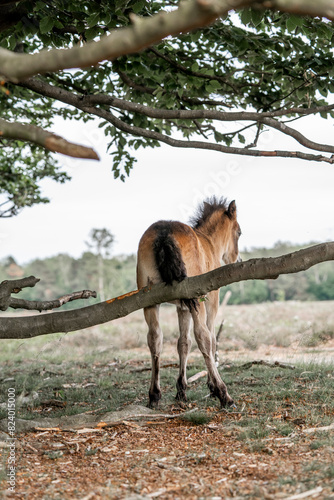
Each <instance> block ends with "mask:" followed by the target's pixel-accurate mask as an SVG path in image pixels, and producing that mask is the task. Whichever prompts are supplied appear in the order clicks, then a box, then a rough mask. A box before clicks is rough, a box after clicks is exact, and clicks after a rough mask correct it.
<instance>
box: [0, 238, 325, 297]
mask: <svg viewBox="0 0 334 500" xmlns="http://www.w3.org/2000/svg"><path fill="white" fill-rule="evenodd" d="M306 246H309V245H303V247H304V248H305V247H306ZM300 248H301V247H297V246H292V245H290V244H288V243H281V242H278V243H276V245H275V246H274V247H273V248H271V249H267V248H254V249H251V250H249V251H244V252H242V254H241V255H242V258H243V260H248V259H251V258H256V257H276V256H278V255H283V254H285V253H289V252H293V251H295V250H299V249H300ZM98 269H99V267H98V256H97V255H95V254H94V253H92V252H85V253H83V255H82V256H81V258H79V259H74V258H73V257H70V256H69V255H66V254H60V255H57V256H55V257H50V258H46V259H42V260H41V259H36V260H33V261H31V262H29V263H28V264H27V265H24V266H21V265H20V264H18V263H17V262H15V260H14V259H13V258H12V257H7V258H5V259H3V260H2V261H0V281H3V280H6V279H15V278H19V277H23V276H30V275H34V276H36V277H37V278H40V279H41V282H40V283H38V284H37V285H36V287H35V288H29V289H25V290H24V291H22V292H21V293H20V297H22V298H26V299H29V300H51V299H55V298H57V297H60V296H62V295H65V294H67V293H70V292H74V291H78V290H84V289H90V290H96V291H97V292H99V276H98ZM103 283H104V294H105V297H106V298H112V297H116V296H118V295H121V294H123V293H126V292H129V291H131V290H134V289H136V256H135V255H130V256H119V257H113V258H104V259H103ZM227 290H231V292H232V296H231V298H230V301H229V303H230V304H253V303H259V302H267V301H277V300H279V301H283V300H334V262H326V263H322V264H318V265H317V266H315V267H313V268H311V269H309V270H308V271H306V272H303V273H297V274H293V275H283V276H280V277H279V278H278V279H276V280H257V281H243V282H240V283H233V284H232V285H229V286H227V287H224V288H222V290H221V297H223V296H224V294H225V293H226V291H227ZM89 303H92V299H90V300H89ZM87 305H88V302H87ZM67 307H78V304H75V303H74V304H73V303H72V305H70V304H68V305H67Z"/></svg>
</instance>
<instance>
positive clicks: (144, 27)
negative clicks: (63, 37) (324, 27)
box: [0, 0, 334, 83]
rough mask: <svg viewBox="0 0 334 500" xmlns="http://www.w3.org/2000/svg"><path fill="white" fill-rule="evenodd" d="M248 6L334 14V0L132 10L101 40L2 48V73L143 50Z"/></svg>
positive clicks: (197, 2) (227, 1)
mask: <svg viewBox="0 0 334 500" xmlns="http://www.w3.org/2000/svg"><path fill="white" fill-rule="evenodd" d="M244 7H255V8H259V9H268V8H270V9H277V10H281V11H282V12H290V13H294V14H301V15H304V14H308V15H311V16H320V17H321V16H324V17H327V18H329V19H334V0H318V1H317V2H316V3H315V2H314V0H264V1H263V0H262V1H259V0H258V1H256V0H188V1H181V2H180V3H179V4H178V7H177V9H175V10H173V11H169V12H159V13H158V14H156V15H154V16H151V17H145V18H140V17H138V16H135V15H132V16H131V21H132V23H133V25H132V26H129V27H126V28H120V29H116V30H114V31H113V32H112V33H111V34H110V35H105V36H103V37H101V39H100V40H99V41H98V42H94V41H92V42H89V43H87V44H85V45H84V46H83V47H80V46H78V45H76V46H75V47H72V48H71V49H65V50H64V49H53V50H50V51H46V50H42V51H41V52H38V53H36V54H16V53H13V52H11V51H8V50H6V49H3V48H1V49H0V68H1V75H2V76H3V77H5V78H7V79H8V80H11V81H13V82H16V83H17V82H19V81H22V80H24V79H25V78H28V77H30V76H32V75H36V74H38V73H47V72H54V71H58V70H61V69H69V68H85V67H87V66H94V65H96V64H98V63H99V62H101V61H104V60H107V59H109V60H111V59H115V58H117V57H119V56H122V55H125V54H131V53H135V52H139V51H140V50H142V49H144V48H146V47H149V46H150V45H152V44H154V43H156V42H159V41H160V40H162V39H163V38H165V37H166V36H169V35H178V34H180V33H183V32H188V31H191V30H194V29H196V28H200V27H202V26H206V25H209V24H211V23H213V22H214V21H215V20H216V19H217V18H218V17H220V16H222V15H225V14H227V13H228V12H229V11H230V10H232V9H233V10H235V9H240V8H244Z"/></svg>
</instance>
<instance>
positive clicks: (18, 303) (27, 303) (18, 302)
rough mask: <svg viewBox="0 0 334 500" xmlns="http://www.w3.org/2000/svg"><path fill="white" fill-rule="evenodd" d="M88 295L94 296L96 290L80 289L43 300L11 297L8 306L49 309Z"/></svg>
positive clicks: (40, 309)
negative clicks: (53, 298)
mask: <svg viewBox="0 0 334 500" xmlns="http://www.w3.org/2000/svg"><path fill="white" fill-rule="evenodd" d="M90 297H94V298H96V297H97V294H96V292H95V291H92V290H81V291H79V292H73V293H69V294H67V295H63V296H62V297H59V299H55V300H45V301H40V300H24V299H15V298H13V297H11V299H10V301H9V306H8V307H11V308H12V309H27V310H29V311H31V310H33V311H49V310H51V309H56V308H57V307H61V306H63V305H64V304H67V303H68V302H72V301H73V300H78V299H89V298H90Z"/></svg>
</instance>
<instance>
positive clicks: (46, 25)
mask: <svg viewBox="0 0 334 500" xmlns="http://www.w3.org/2000/svg"><path fill="white" fill-rule="evenodd" d="M54 24H55V20H54V18H53V17H43V19H42V20H41V21H40V23H39V30H40V32H41V33H42V34H45V33H49V32H50V31H51V30H52V28H53V27H54Z"/></svg>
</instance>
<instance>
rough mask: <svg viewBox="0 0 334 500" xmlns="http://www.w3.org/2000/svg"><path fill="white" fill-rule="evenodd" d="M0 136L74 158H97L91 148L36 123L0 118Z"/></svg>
mask: <svg viewBox="0 0 334 500" xmlns="http://www.w3.org/2000/svg"><path fill="white" fill-rule="evenodd" d="M0 137H1V138H5V139H18V140H21V141H28V142H33V143H34V144H38V145H39V146H41V147H43V148H45V149H48V150H49V151H52V152H57V153H62V154H63V155H67V156H73V157H75V158H87V159H90V160H99V157H98V155H97V153H95V151H94V150H93V149H92V148H88V147H86V146H80V145H79V144H74V143H72V142H68V141H67V140H66V139H63V138H62V137H60V136H59V135H56V134H52V133H51V132H47V131H46V130H44V129H42V128H41V127H37V126H36V125H27V124H24V123H17V122H15V123H12V122H8V121H7V120H4V119H2V118H0Z"/></svg>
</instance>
